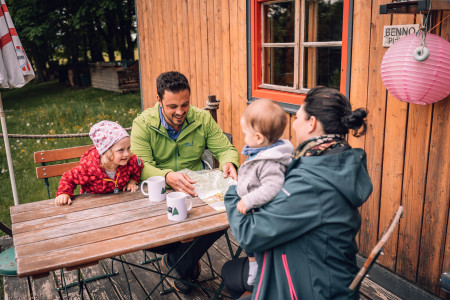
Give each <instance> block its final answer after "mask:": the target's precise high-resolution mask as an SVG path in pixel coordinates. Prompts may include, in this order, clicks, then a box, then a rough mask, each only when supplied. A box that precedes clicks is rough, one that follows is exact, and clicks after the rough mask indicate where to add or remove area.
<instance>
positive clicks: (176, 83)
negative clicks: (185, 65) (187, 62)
mask: <svg viewBox="0 0 450 300" xmlns="http://www.w3.org/2000/svg"><path fill="white" fill-rule="evenodd" d="M183 90H188V91H189V94H190V93H191V88H190V87H189V82H188V80H187V78H186V76H184V75H183V74H181V73H179V72H175V71H171V72H165V73H161V74H160V75H159V76H158V78H156V91H157V93H158V96H159V99H161V100H162V99H163V95H164V91H169V92H172V93H178V92H181V91H183Z"/></svg>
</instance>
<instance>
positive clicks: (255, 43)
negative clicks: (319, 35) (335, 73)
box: [250, 0, 350, 105]
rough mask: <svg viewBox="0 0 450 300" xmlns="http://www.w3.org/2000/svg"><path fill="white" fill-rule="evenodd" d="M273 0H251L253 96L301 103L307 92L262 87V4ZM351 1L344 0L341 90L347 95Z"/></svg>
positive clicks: (296, 103)
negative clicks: (300, 92)
mask: <svg viewBox="0 0 450 300" xmlns="http://www.w3.org/2000/svg"><path fill="white" fill-rule="evenodd" d="M269 1H273V0H251V4H250V13H251V15H250V19H251V20H250V23H251V81H252V82H251V92H252V97H253V98H269V99H272V100H275V101H278V102H285V103H290V104H294V105H300V104H302V103H303V100H304V99H305V97H306V95H305V94H299V93H291V92H283V91H277V90H270V89H265V88H260V87H259V86H260V85H261V5H262V3H264V2H269ZM349 2H350V0H344V5H343V9H344V11H343V20H342V49H341V51H342V54H341V82H340V92H341V93H343V94H344V95H345V88H346V79H347V52H348V25H349V24H348V20H349ZM300 47H301V45H300Z"/></svg>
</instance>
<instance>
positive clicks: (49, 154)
mask: <svg viewBox="0 0 450 300" xmlns="http://www.w3.org/2000/svg"><path fill="white" fill-rule="evenodd" d="M92 147H93V145H86V146H79V147H71V148H63V149H56V150H45V151H38V152H35V153H34V162H35V163H36V164H41V166H40V167H36V177H37V178H38V179H44V183H45V186H46V188H47V194H48V198H49V199H50V198H51V197H50V185H49V182H48V178H50V177H56V176H61V175H62V174H64V173H65V172H66V171H68V170H70V169H72V168H73V167H76V166H78V165H79V164H80V161H79V160H78V161H74V162H65V163H61V164H53V165H47V163H51V162H59V161H63V160H67V159H73V158H80V157H81V156H82V155H83V154H84V153H85V152H86V151H87V150H89V149H90V148H92Z"/></svg>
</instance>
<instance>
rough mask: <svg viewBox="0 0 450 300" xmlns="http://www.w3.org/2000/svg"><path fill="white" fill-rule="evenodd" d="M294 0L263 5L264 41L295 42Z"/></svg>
mask: <svg viewBox="0 0 450 300" xmlns="http://www.w3.org/2000/svg"><path fill="white" fill-rule="evenodd" d="M294 6H295V5H294V1H287V2H280V3H270V4H264V5H263V10H264V12H263V16H264V31H263V32H264V43H293V42H294V20H295V18H294V14H295V10H294Z"/></svg>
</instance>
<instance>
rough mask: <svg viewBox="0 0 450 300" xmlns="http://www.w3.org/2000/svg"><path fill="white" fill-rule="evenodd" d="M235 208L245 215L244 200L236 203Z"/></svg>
mask: <svg viewBox="0 0 450 300" xmlns="http://www.w3.org/2000/svg"><path fill="white" fill-rule="evenodd" d="M237 210H238V211H239V212H240V213H241V214H243V215H246V214H247V207H245V204H244V201H242V200H240V201H239V202H238V204H237Z"/></svg>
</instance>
